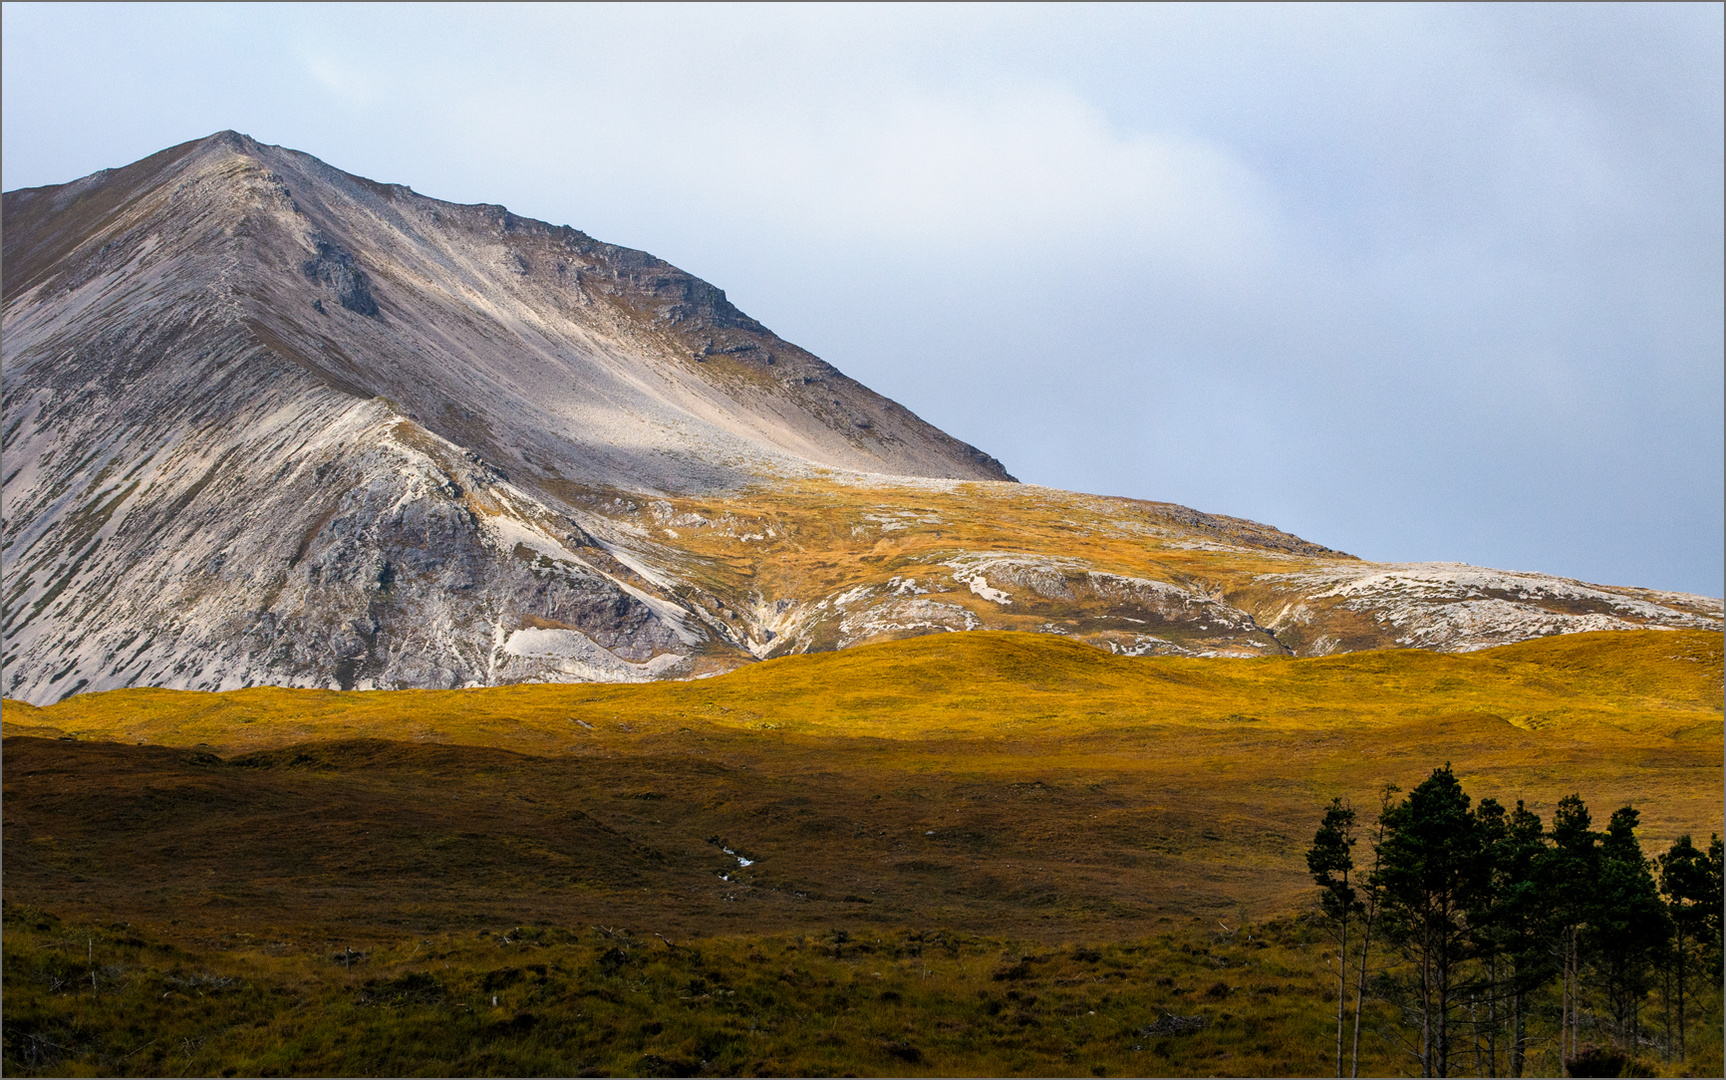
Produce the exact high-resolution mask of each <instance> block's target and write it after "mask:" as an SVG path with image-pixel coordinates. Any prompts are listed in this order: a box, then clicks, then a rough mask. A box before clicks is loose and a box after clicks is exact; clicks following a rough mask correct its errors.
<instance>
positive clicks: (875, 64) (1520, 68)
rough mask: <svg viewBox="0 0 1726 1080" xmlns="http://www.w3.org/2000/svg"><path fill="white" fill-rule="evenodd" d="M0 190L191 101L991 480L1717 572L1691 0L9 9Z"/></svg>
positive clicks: (1713, 142)
mask: <svg viewBox="0 0 1726 1080" xmlns="http://www.w3.org/2000/svg"><path fill="white" fill-rule="evenodd" d="M3 20H4V26H3V28H0V29H3V37H0V42H3V45H0V48H3V57H0V59H3V65H0V80H3V92H4V96H3V98H0V108H3V123H4V131H3V149H4V156H3V162H0V164H3V172H4V177H3V180H4V186H5V188H6V189H7V190H11V189H13V188H17V187H22V186H29V185H36V184H48V183H59V182H63V181H66V180H71V179H73V178H75V177H78V176H81V175H84V174H86V173H89V172H92V171H94V170H96V169H99V168H104V167H109V166H115V165H122V164H125V163H127V162H129V161H133V160H135V159H137V158H140V157H143V156H145V155H146V154H149V153H151V152H153V151H156V150H159V149H161V148H163V147H166V146H169V145H172V144H174V143H178V142H183V141H185V140H187V139H192V138H197V137H200V136H203V135H207V134H210V133H211V132H214V131H218V130H221V129H223V128H234V129H236V130H239V131H243V132H245V133H247V134H249V135H252V136H254V137H255V138H257V139H259V140H262V141H264V142H269V143H278V144H281V145H285V146H291V147H294V148H296V149H300V150H305V151H307V152H309V153H312V154H315V155H316V156H318V157H320V158H322V159H323V160H325V161H327V162H329V163H330V164H332V165H335V166H337V167H339V168H342V169H345V170H347V171H349V172H354V173H359V174H361V175H364V176H368V177H371V178H373V179H376V180H380V181H387V182H394V183H405V184H409V185H411V186H412V187H413V188H414V189H415V190H416V191H420V192H422V193H425V194H428V195H434V196H437V197H439V198H444V199H451V200H456V201H460V202H497V203H503V204H504V205H506V206H508V207H509V208H510V209H511V210H514V211H515V212H517V213H520V214H523V215H526V216H529V217H536V218H543V219H546V220H548V221H551V222H554V223H557V224H569V225H573V226H575V227H577V228H579V229H583V230H585V231H587V232H589V233H591V234H592V235H594V236H596V237H599V238H601V239H603V240H608V241H611V242H613V243H619V244H625V245H629V246H631V247H638V248H644V249H646V250H648V251H651V252H653V253H654V254H655V255H658V256H660V257H662V258H665V259H667V260H669V261H671V262H673V263H675V264H677V265H679V266H681V267H683V268H685V269H687V270H689V271H691V272H693V273H695V274H698V275H700V276H701V277H704V278H706V279H708V280H710V281H712V282H713V283H715V284H717V285H718V286H720V287H721V288H723V289H725V290H726V291H727V293H728V294H729V295H730V297H731V299H732V300H733V301H735V302H736V303H737V304H738V306H739V307H741V308H742V309H743V310H745V311H747V312H748V313H749V314H751V315H753V316H755V317H756V318H758V319H760V320H761V321H762V322H764V323H766V324H767V325H768V326H770V327H772V328H773V329H774V330H775V331H777V332H778V333H779V334H781V335H782V336H784V337H786V338H788V339H790V340H792V341H796V342H797V343H798V344H800V345H803V346H804V347H806V348H808V349H810V350H811V351H812V352H815V353H817V354H818V355H820V356H822V357H823V358H824V359H826V360H828V361H830V362H832V363H833V364H835V365H837V366H838V367H839V368H840V369H841V370H843V371H845V372H846V373H847V374H850V375H852V376H854V377H856V378H858V379H860V380H861V381H862V382H864V383H866V384H867V385H869V386H871V387H873V388H874V389H876V390H879V391H881V392H882V393H885V394H887V395H888V396H890V397H893V398H896V399H897V400H899V401H900V402H902V403H904V404H905V405H907V406H908V407H910V408H911V409H913V410H914V411H916V412H917V413H919V414H920V415H921V416H923V417H924V418H925V419H927V420H929V421H931V422H933V423H935V424H937V425H939V426H940V427H942V428H944V429H946V430H947V431H949V432H951V433H952V434H954V435H957V436H959V437H960V438H963V439H965V440H967V441H969V442H972V443H975V444H976V445H978V446H980V447H982V448H983V449H985V450H987V451H988V452H989V453H992V454H994V455H996V456H997V457H999V458H1000V459H1001V460H1002V461H1003V462H1005V463H1006V465H1007V467H1008V469H1009V470H1010V471H1012V472H1013V473H1014V474H1016V475H1017V476H1018V477H1019V478H1020V479H1023V480H1027V481H1031V482H1035V483H1039V484H1048V485H1052V486H1055V487H1063V488H1072V489H1078V490H1083V491H1091V492H1101V493H1106V494H1114V495H1130V496H1135V497H1140V498H1148V499H1162V500H1171V501H1175V502H1180V503H1184V504H1187V505H1189V506H1193V507H1197V508H1199V509H1201V510H1207V511H1212V512H1217V513H1225V514H1234V515H1238V516H1243V517H1249V518H1254V519H1256V520H1259V521H1264V522H1268V523H1270V524H1273V525H1276V526H1279V527H1281V528H1284V529H1288V530H1290V531H1292V532H1295V533H1298V534H1300V535H1301V536H1304V537H1306V538H1308V539H1311V540H1314V541H1317V542H1320V543H1324V544H1328V545H1331V546H1333V547H1337V548H1341V549H1343V550H1346V551H1350V552H1353V553H1355V554H1357V555H1361V556H1363V557H1366V558H1371V559H1381V560H1398V561H1400V560H1428V559H1432V560H1455V561H1463V562H1470V563H1475V564H1479V565H1485V566H1494V567H1500V568H1506V569H1518V570H1539V571H1545V572H1548V573H1556V574H1563V575H1567V576H1574V577H1580V578H1584V579H1587V580H1592V581H1601V582H1608V583H1613V584H1625V585H1644V586H1651V587H1656V588H1669V589H1679V590H1685V591H1694V592H1704V593H1708V594H1711V595H1714V596H1719V595H1721V594H1722V592H1723V591H1726V588H1723V585H1722V562H1723V558H1726V556H1723V551H1722V535H1723V532H1726V524H1723V519H1722V509H1723V508H1722V503H1723V495H1722V492H1723V488H1726V476H1723V465H1722V462H1723V457H1726V446H1723V443H1722V426H1723V425H1722V415H1723V404H1722V400H1723V392H1726V391H1723V386H1722V371H1723V358H1722V348H1723V340H1722V337H1723V335H1722V322H1723V312H1722V292H1723V287H1726V280H1723V268H1722V263H1723V260H1722V227H1723V226H1722V202H1723V199H1726V189H1723V177H1722V157H1723V154H1726V144H1723V134H1722V100H1723V97H1726V87H1723V83H1722V39H1723V32H1726V28H1723V25H1722V7H1721V5H1718V4H1696V5H1682V6H1660V5H1652V4H1637V5H1629V6H1622V7H1615V6H1583V7H1569V6H1562V5H1547V4H1542V5H1536V6H1531V7H1514V6H1484V7H1469V6H1459V5H1444V6H1435V7H1390V6H1367V5H1349V6H1340V7H1282V8H1278V7H1271V6H1266V5H1241V6H1230V7H1177V6H1167V5H1156V6H1147V7H1121V6H1109V7H1096V8H1084V7H1075V6H1060V7H1047V8H1038V7H1021V6H1013V7H1001V8H990V7H981V6H975V5H965V6H959V7H908V6H901V5H888V6H876V7H854V8H847V7H836V6H827V5H823V6H811V7H791V6H779V5H776V6H768V7H694V6H687V5H679V6H673V7H661V8H653V7H633V6H632V7H527V8H507V7H501V6H485V7H410V6H385V7H363V6H353V7H349V6H328V7H326V6H318V5H311V6H275V5H259V6H256V7H250V6H242V7H222V6H216V5H192V6H186V7H174V6H140V7H124V6H97V7H79V6H75V5H33V4H6V5H5V6H4V15H3Z"/></svg>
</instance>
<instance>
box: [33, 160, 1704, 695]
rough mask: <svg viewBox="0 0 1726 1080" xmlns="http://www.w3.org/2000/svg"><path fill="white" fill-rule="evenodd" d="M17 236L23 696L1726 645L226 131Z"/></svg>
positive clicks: (61, 204)
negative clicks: (940, 397)
mask: <svg viewBox="0 0 1726 1080" xmlns="http://www.w3.org/2000/svg"><path fill="white" fill-rule="evenodd" d="M3 216H4V253H3V257H4V262H3V270H0V276H3V284H4V323H3V332H0V351H3V356H4V364H3V375H0V393H3V406H4V420H3V435H0V439H3V442H0V449H3V453H4V459H5V461H4V491H3V504H4V528H3V533H0V543H3V552H4V553H3V575H0V576H3V585H4V603H5V611H4V635H5V644H4V674H3V676H0V683H3V689H4V692H5V694H6V695H7V696H9V697H14V698H20V699H23V700H26V701H31V702H37V703H45V702H50V701H54V700H58V699H60V698H63V697H65V696H67V695H69V694H72V693H76V692H79V691H86V690H99V689H109V688H115V687H121V686H134V685H144V686H166V687H184V688H203V689H217V688H227V689H231V688H236V687H242V686H250V685H254V684H281V685H290V686H329V687H338V688H344V689H346V688H366V687H452V686H465V685H491V684H497V683H508V682H523V681H535V680H549V681H571V680H606V681H641V680H649V679H658V678H678V677H691V676H699V675H702V674H707V673H712V672H717V671H722V670H726V669H729V668H731V667H735V666H737V665H738V664H741V663H746V662H749V661H751V660H752V659H754V658H759V657H767V656H774V655H785V654H787V653H792V652H801V651H808V650H821V649H831V648H842V647H846V646H849V645H854V644H859V643H863V642H868V641H875V640H882V639H887V638H893V637H902V636H907V635H912V634H919V633H928V632H932V631H937V630H966V629H975V628H991V629H1021V630H1035V631H1040V632H1052V633H1065V634H1070V635H1074V636H1077V637H1079V638H1081V639H1083V640H1086V641H1089V642H1090V643H1092V644H1094V645H1097V646H1099V647H1103V648H1108V649H1110V650H1112V651H1115V652H1121V653H1128V654H1135V655H1137V654H1145V653H1157V652H1174V653H1184V654H1191V655H1268V654H1285V653H1296V654H1300V655H1315V654H1323V653H1325V652H1331V651H1338V650H1347V649H1358V648H1376V647H1387V646H1398V645H1412V646H1417V647H1423V648H1434V649H1449V650H1457V649H1472V648H1480V647H1485V646H1487V645H1494V644H1502V643H1505V642H1509V641H1516V640H1521V639H1523V638H1527V637H1534V636H1541V635H1544V634H1551V633H1560V632H1567V631H1572V630H1590V629H1611V628H1621V627H1631V626H1687V627H1702V628H1710V629H1719V628H1720V626H1721V623H1722V616H1721V604H1720V602H1719V601H1718V600H1712V599H1709V598H1705V597H1693V596H1686V595H1679V594H1670V593H1656V592H1650V591H1646V590H1635V589H1623V588H1612V587H1605V586H1591V585H1585V584H1583V583H1579V582H1572V581H1567V580H1563V579H1555V578H1549V577H1545V576H1542V575H1537V574H1505V573H1500V572H1497V571H1487V570H1479V569H1476V568H1472V567H1460V566H1447V565H1408V566H1403V565H1395V566H1392V565H1382V564H1371V563H1364V562H1361V561H1360V560H1356V559H1353V558H1351V557H1349V556H1346V555H1343V554H1342V553H1340V552H1335V551H1332V550H1330V549H1328V548H1324V547H1321V546H1319V545H1315V544H1311V543H1308V542H1306V541H1304V540H1301V539H1299V538H1297V537H1293V536H1289V535H1288V534H1285V533H1282V532H1279V531H1278V530H1275V529H1272V528H1269V527H1266V526H1263V525H1258V524H1255V523H1252V522H1247V521H1242V520H1239V519H1233V518H1226V517H1218V516H1213V515H1208V514H1202V513H1199V512H1197V511H1193V510H1188V509H1186V508H1184V507H1177V506H1172V505H1169V504H1161V503H1144V502H1137V501H1133V500H1125V499H1109V498H1102V497H1097V496H1089V495H1079V494H1074V493H1069V492H1060V491H1054V490H1050V489H1045V488H1036V487H1031V486H1028V485H1020V484H1017V483H1016V482H1014V481H1013V478H1012V477H1011V476H1009V475H1008V474H1007V472H1006V471H1005V469H1004V468H1003V467H1002V465H1001V464H1000V462H998V461H996V460H995V459H994V458H991V457H989V456H988V455H987V454H984V453H983V452H981V451H979V450H977V449H976V448H974V447H971V446H969V445H967V444H965V443H963V442H961V441H959V440H957V439H954V438H952V437H951V436H949V435H947V434H945V433H943V432H941V431H939V430H937V429H936V428H934V427H932V426H931V425H929V424H927V423H925V422H923V421H922V420H920V419H918V418H917V417H916V416H914V415H913V414H912V413H910V412H909V411H908V410H906V409H905V408H903V407H902V406H900V405H898V404H897V403H895V402H892V401H889V400H888V399H886V398H883V397H881V396H880V395H878V394H875V393H873V392H872V391H870V390H868V389H867V388H866V387H863V386H861V385H860V384H858V383H856V382H854V381H853V380H851V379H848V378H846V377H845V376H844V375H843V374H841V373H840V372H838V371H837V370H835V369H834V368H833V367H831V366H830V365H828V364H826V363H824V362H822V361H821V360H820V359H818V358H817V357H815V356H813V355H812V354H810V353H808V352H807V351H805V350H803V349H800V348H798V347H797V346H795V345H792V344H790V343H788V342H786V341H784V340H783V339H781V338H779V337H778V336H776V335H774V334H773V333H772V332H771V331H770V330H768V329H767V328H765V327H763V326H762V325H761V324H759V323H757V322H755V321H754V320H753V319H750V318H749V317H748V316H747V315H744V314H743V313H742V312H740V311H738V310H737V309H736V308H735V307H734V306H732V305H731V304H730V302H729V301H727V300H726V298H725V294H724V293H723V292H722V291H721V290H719V289H717V288H715V287H713V286H711V285H709V284H708V283H706V282H704V281H701V280H699V279H697V278H695V277H693V276H691V275H689V274H686V273H684V272H683V271H681V270H678V269H677V268H675V267H672V266H670V265H668V264H666V263H664V262H662V261H660V260H658V259H655V258H653V257H652V256H650V255H647V254H645V253H643V252H639V251H633V250H630V249H627V248H621V247H616V246H613V245H610V244H605V243H601V242H599V241H596V240H594V239H593V238H591V237H589V236H587V235H586V234H584V233H581V232H579V231H576V230H574V229H571V228H568V227H558V226H552V225H547V224H545V223H543V222H538V221H532V220H529V219H525V218H521V217H517V216H516V215H514V214H511V213H509V212H508V211H507V210H505V209H503V208H502V207H499V206H491V205H475V206H463V205H456V204H452V203H446V202H441V201H439V200H436V199H430V198H427V197H424V196H421V195H418V194H415V193H414V192H412V191H411V190H410V189H408V188H406V187H401V186H395V185H386V184H378V183H374V182H372V181H370V180H366V179H363V178H361V177H357V176H352V175H349V174H347V173H343V172H341V171H339V170H336V169H333V168H331V167H329V166H327V165H325V164H324V163H322V162H320V161H318V160H317V159H315V158H312V157H310V156H308V155H306V154H302V153H299V152H296V151H292V150H286V149H283V148H280V147H273V146H266V145H262V144H259V143H257V142H255V141H253V140H252V139H250V138H247V137H246V136H243V135H238V134H236V133H233V132H223V133H220V134H217V135H213V136H211V137H209V138H206V139H202V140H199V141H196V142H191V143H186V144H183V145H181V146H177V147H173V148H171V149H168V150H165V151H162V152H161V153H159V154H156V155H154V156H152V157H149V158H146V159H144V160H143V161H139V162H136V163H134V164H132V165H129V166H126V167H124V168H120V169H114V170H106V171H103V172H100V173H96V174H93V175H91V176H88V177H85V178H83V179H81V180H77V181H74V182H72V183H69V184H63V185H56V186H52V187H44V188H32V189H25V190H20V191H13V192H7V193H5V196H4V207H3Z"/></svg>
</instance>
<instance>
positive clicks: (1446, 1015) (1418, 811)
mask: <svg viewBox="0 0 1726 1080" xmlns="http://www.w3.org/2000/svg"><path fill="white" fill-rule="evenodd" d="M1484 869H1485V861H1484V859H1483V857H1482V851H1481V844H1480V830H1479V828H1478V823H1477V822H1476V820H1475V818H1474V815H1472V814H1471V813H1469V798H1468V796H1467V795H1466V794H1464V793H1463V790H1462V785H1461V784H1459V783H1457V780H1456V777H1455V775H1454V774H1453V773H1452V772H1451V769H1450V766H1449V765H1448V764H1446V765H1445V767H1444V768H1442V769H1434V770H1433V773H1432V775H1431V776H1430V777H1428V778H1427V779H1426V780H1424V781H1422V782H1421V783H1420V785H1419V786H1418V787H1416V788H1415V789H1414V790H1413V791H1411V792H1409V795H1408V798H1407V799H1406V800H1404V801H1403V802H1402V803H1401V804H1399V805H1397V806H1394V807H1392V808H1391V809H1390V811H1389V812H1388V813H1387V814H1386V815H1385V839H1384V844H1383V848H1382V850H1381V852H1380V866H1379V869H1378V871H1377V873H1376V874H1375V875H1374V878H1373V883H1374V884H1375V885H1378V886H1380V887H1381V888H1383V890H1384V909H1385V931H1386V933H1387V935H1388V936H1390V938H1391V939H1392V940H1393V941H1395V942H1396V943H1397V945H1399V946H1400V947H1401V948H1402V950H1403V952H1404V953H1405V954H1406V955H1407V956H1408V958H1409V960H1410V961H1411V962H1412V963H1413V965H1414V969H1415V980H1416V981H1415V985H1414V988H1413V989H1414V1004H1413V1010H1414V1012H1415V1013H1416V1014H1417V1017H1418V1020H1419V1022H1420V1046H1419V1051H1418V1053H1417V1055H1416V1056H1417V1058H1418V1060H1419V1062H1420V1069H1421V1075H1422V1076H1449V1075H1450V1065H1451V1056H1452V1050H1453V1048H1452V1036H1453V1031H1452V1026H1453V1025H1452V1020H1453V1017H1452V1013H1453V1012H1454V1011H1455V1009H1456V1008H1457V1005H1458V991H1459V990H1460V989H1461V987H1460V985H1459V984H1458V978H1459V976H1460V974H1461V972H1462V965H1463V962H1464V961H1465V960H1466V959H1467V956H1468V944H1469V936H1468V927H1467V921H1466V914H1465V913H1466V911H1467V909H1468V907H1469V905H1470V904H1471V903H1473V902H1474V901H1475V893H1476V892H1477V891H1478V890H1479V889H1480V888H1481V885H1482V879H1483V877H1484Z"/></svg>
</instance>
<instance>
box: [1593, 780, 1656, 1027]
mask: <svg viewBox="0 0 1726 1080" xmlns="http://www.w3.org/2000/svg"><path fill="white" fill-rule="evenodd" d="M1639 819H1640V815H1639V814H1638V812H1637V811H1636V810H1635V808H1633V807H1629V806H1625V807H1620V808H1619V809H1617V810H1615V811H1613V813H1612V820H1611V821H1610V823H1608V825H1607V827H1606V835H1605V836H1603V837H1602V838H1601V842H1600V878H1599V887H1598V890H1597V892H1596V906H1595V910H1594V912H1593V913H1592V917H1591V918H1590V920H1589V922H1590V926H1589V929H1588V935H1587V937H1588V941H1587V947H1588V951H1589V953H1590V954H1591V957H1592V959H1593V963H1594V968H1595V970H1596V971H1597V972H1598V974H1599V977H1600V981H1601V984H1602V986H1603V987H1604V989H1605V990H1606V999H1607V1001H1608V1002H1609V1003H1610V1005H1611V1007H1612V1014H1613V1021H1614V1025H1615V1027H1616V1030H1617V1037H1618V1044H1619V1046H1620V1047H1622V1048H1623V1049H1624V1050H1625V1051H1626V1052H1629V1053H1634V1052H1635V1050H1636V1038H1637V1034H1638V1032H1639V1030H1640V1027H1641V1016H1642V1003H1643V1001H1644V1000H1645V999H1646V998H1647V997H1648V991H1649V990H1650V989H1651V988H1652V976H1653V971H1654V966H1655V964H1656V963H1657V962H1658V961H1659V958H1660V956H1661V954H1662V953H1664V952H1665V951H1666V945H1667V942H1668V941H1670V940H1671V937H1672V924H1671V920H1670V918H1669V917H1668V915H1667V913H1666V905H1665V904H1663V903H1662V902H1661V900H1660V893H1659V890H1658V889H1656V888H1655V885H1654V875H1652V874H1651V873H1649V864H1648V860H1647V859H1646V858H1644V857H1643V855H1642V845H1641V844H1640V843H1639V842H1638V841H1637V839H1636V825H1637V823H1638V821H1639Z"/></svg>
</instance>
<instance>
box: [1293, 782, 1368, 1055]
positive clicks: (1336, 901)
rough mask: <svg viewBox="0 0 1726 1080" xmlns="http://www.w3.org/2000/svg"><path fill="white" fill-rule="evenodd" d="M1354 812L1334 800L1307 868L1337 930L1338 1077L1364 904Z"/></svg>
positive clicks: (1307, 855) (1308, 855)
mask: <svg viewBox="0 0 1726 1080" xmlns="http://www.w3.org/2000/svg"><path fill="white" fill-rule="evenodd" d="M1354 845H1355V835H1354V810H1353V808H1352V807H1350V806H1349V805H1348V804H1347V803H1345V802H1344V801H1343V800H1342V799H1341V798H1336V799H1332V800H1331V804H1330V808H1329V809H1328V810H1326V811H1325V814H1324V820H1323V821H1322V822H1320V823H1319V827H1318V832H1317V833H1315V834H1313V838H1312V847H1311V848H1309V849H1307V853H1306V865H1307V869H1308V870H1309V871H1311V872H1312V877H1313V881H1315V882H1317V883H1318V886H1319V888H1320V889H1321V890H1322V891H1321V892H1320V893H1319V905H1320V906H1321V907H1322V908H1323V909H1324V913H1325V915H1326V916H1328V917H1329V919H1330V920H1331V924H1332V925H1333V926H1334V927H1335V928H1336V939H1337V953H1336V956H1337V965H1336V967H1337V974H1336V977H1337V989H1336V1074H1337V1076H1339V1077H1340V1076H1341V1075H1342V1031H1343V1014H1344V1009H1345V1003H1346V1002H1347V1000H1348V924H1349V920H1350V919H1351V918H1352V917H1353V916H1354V915H1356V914H1357V913H1358V912H1359V911H1360V909H1361V904H1360V901H1359V899H1358V898H1357V897H1356V895H1355V889H1354V886H1353V884H1352V883H1351V882H1350V880H1349V879H1350V876H1351V875H1352V873H1353V872H1354V850H1353V849H1354Z"/></svg>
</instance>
